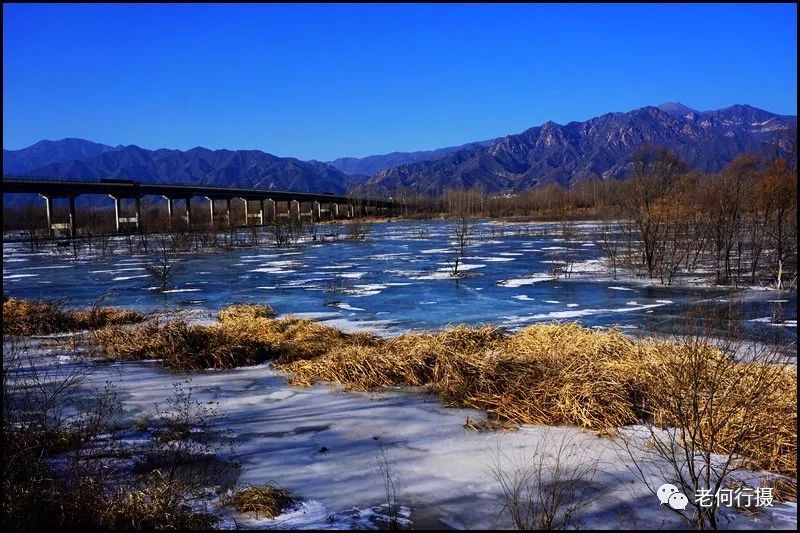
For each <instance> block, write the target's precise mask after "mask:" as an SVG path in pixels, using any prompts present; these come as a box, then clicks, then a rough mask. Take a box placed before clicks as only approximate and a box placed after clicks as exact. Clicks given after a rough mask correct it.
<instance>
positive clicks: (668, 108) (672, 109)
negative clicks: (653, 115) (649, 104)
mask: <svg viewBox="0 0 800 533" xmlns="http://www.w3.org/2000/svg"><path fill="white" fill-rule="evenodd" d="M656 107H657V108H658V109H660V110H661V111H663V112H664V113H667V114H669V115H672V116H673V117H685V116H686V115H688V114H690V113H693V114H695V115H697V113H698V112H697V110H695V109H692V108H691V107H689V106H686V105H684V104H682V103H680V102H664V103H663V104H661V105H657V106H656Z"/></svg>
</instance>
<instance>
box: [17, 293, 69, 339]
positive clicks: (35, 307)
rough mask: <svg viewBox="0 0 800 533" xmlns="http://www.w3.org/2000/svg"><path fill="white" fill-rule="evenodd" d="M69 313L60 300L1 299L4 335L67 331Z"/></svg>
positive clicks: (45, 333) (46, 333) (44, 333)
mask: <svg viewBox="0 0 800 533" xmlns="http://www.w3.org/2000/svg"><path fill="white" fill-rule="evenodd" d="M70 326H71V320H70V317H69V314H68V313H67V312H66V311H64V304H63V303H60V302H45V301H42V300H17V299H16V298H7V299H4V300H3V333H4V334H6V335H49V334H51V333H59V332H62V331H68V330H69V329H70Z"/></svg>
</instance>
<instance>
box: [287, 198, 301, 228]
mask: <svg viewBox="0 0 800 533" xmlns="http://www.w3.org/2000/svg"><path fill="white" fill-rule="evenodd" d="M289 221H290V222H294V223H296V224H300V202H298V201H297V200H292V201H291V202H289Z"/></svg>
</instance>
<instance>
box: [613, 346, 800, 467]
mask: <svg viewBox="0 0 800 533" xmlns="http://www.w3.org/2000/svg"><path fill="white" fill-rule="evenodd" d="M622 367H623V369H622V373H623V374H624V375H625V376H626V377H627V378H628V379H629V384H631V385H632V388H634V389H635V390H637V391H638V395H639V396H640V397H641V407H642V411H643V413H642V415H643V416H646V417H648V418H650V419H651V420H652V421H653V423H654V424H656V425H658V426H661V427H686V428H691V429H692V432H693V433H695V434H696V435H697V437H696V440H697V441H698V442H697V443H696V444H697V445H698V447H700V448H701V449H706V448H711V451H713V452H716V453H725V454H728V453H738V454H740V455H743V456H745V457H748V458H749V459H750V461H749V464H750V467H751V468H760V469H765V470H770V471H773V472H780V473H783V474H792V475H794V474H795V473H796V472H797V374H796V371H795V370H794V369H793V368H792V369H790V368H787V367H785V366H783V365H778V364H765V363H744V362H741V363H740V362H736V361H734V360H733V359H732V358H731V357H729V356H728V355H727V354H726V353H724V352H723V351H722V350H720V349H719V348H718V347H717V346H714V345H713V344H712V343H711V342H710V341H704V340H700V341H698V340H688V341H669V342H664V341H654V342H647V343H641V344H639V345H637V354H636V356H635V358H634V359H632V360H630V361H626V362H624V363H622ZM744 428H746V429H747V433H748V438H747V439H742V438H741V437H740V434H741V431H742V430H743V429H744Z"/></svg>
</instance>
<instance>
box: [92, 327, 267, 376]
mask: <svg viewBox="0 0 800 533" xmlns="http://www.w3.org/2000/svg"><path fill="white" fill-rule="evenodd" d="M92 338H93V340H94V342H95V343H96V344H97V345H98V346H100V348H101V349H102V350H103V351H104V352H105V353H106V354H108V355H110V356H112V357H115V358H117V359H121V360H133V361H136V360H143V359H161V360H162V361H163V363H164V364H165V365H166V366H169V367H171V368H175V369H176V370H181V371H187V370H199V369H203V368H235V367H237V366H245V365H253V364H256V363H259V362H261V361H264V360H265V359H266V358H267V357H268V352H267V350H265V348H264V346H263V345H262V344H260V343H258V342H255V341H254V340H253V339H252V338H248V337H247V336H245V335H242V334H237V333H236V332H235V331H230V330H229V329H226V328H223V327H221V326H218V325H213V326H201V325H190V324H188V323H187V322H186V321H184V320H181V319H174V320H169V321H167V322H164V323H161V322H159V321H158V320H154V321H151V322H148V323H145V324H141V325H137V326H134V327H122V326H109V327H106V328H102V329H99V330H96V331H94V332H93V334H92Z"/></svg>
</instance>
